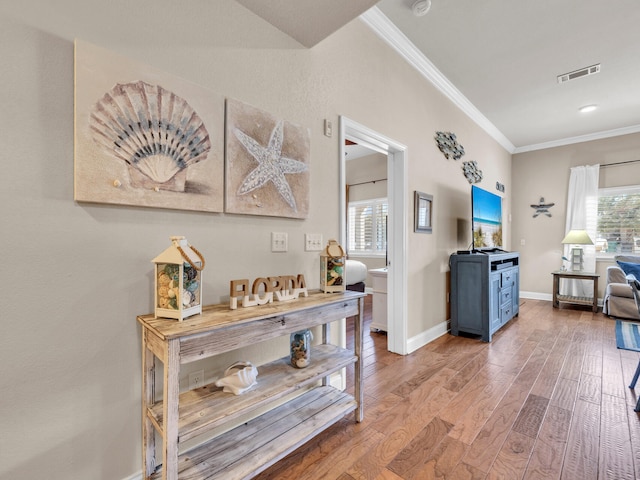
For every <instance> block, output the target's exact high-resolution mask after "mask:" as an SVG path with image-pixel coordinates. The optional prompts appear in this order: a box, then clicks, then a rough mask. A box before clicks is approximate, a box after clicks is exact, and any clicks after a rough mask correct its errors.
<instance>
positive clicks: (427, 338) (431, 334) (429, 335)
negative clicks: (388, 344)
mask: <svg viewBox="0 0 640 480" xmlns="http://www.w3.org/2000/svg"><path fill="white" fill-rule="evenodd" d="M448 331H449V330H448V329H447V322H446V321H445V322H440V323H439V324H437V325H436V326H435V327H431V328H430V329H429V330H425V331H424V332H422V333H419V334H418V335H416V336H415V337H411V338H410V339H409V341H408V342H407V353H411V352H415V351H416V350H418V349H419V348H421V347H424V346H425V345H426V344H428V343H431V342H433V341H434V340H435V339H436V338H439V337H441V336H442V335H444V334H446V333H447V332H448Z"/></svg>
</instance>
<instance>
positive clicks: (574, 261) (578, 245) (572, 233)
mask: <svg viewBox="0 0 640 480" xmlns="http://www.w3.org/2000/svg"><path fill="white" fill-rule="evenodd" d="M562 243H563V244H569V245H572V247H571V270H573V271H574V272H578V271H581V270H582V267H583V254H584V250H583V249H582V245H593V241H592V240H591V238H590V237H589V235H588V234H587V232H586V230H569V233H567V235H566V236H565V237H564V238H563V239H562Z"/></svg>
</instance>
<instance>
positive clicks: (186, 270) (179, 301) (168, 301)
mask: <svg viewBox="0 0 640 480" xmlns="http://www.w3.org/2000/svg"><path fill="white" fill-rule="evenodd" d="M170 238H171V246H170V247H169V248H167V249H166V250H165V251H164V252H162V253H161V254H160V255H158V256H157V257H156V258H154V259H153V260H152V262H153V263H155V279H156V282H155V283H156V286H155V315H156V317H163V318H174V319H177V320H179V321H182V320H184V319H185V318H187V317H190V316H192V315H196V314H199V313H202V269H203V268H204V258H203V256H202V254H201V253H200V252H199V251H198V250H196V248H195V247H193V246H191V245H189V243H188V242H187V239H186V238H185V237H182V236H176V237H170Z"/></svg>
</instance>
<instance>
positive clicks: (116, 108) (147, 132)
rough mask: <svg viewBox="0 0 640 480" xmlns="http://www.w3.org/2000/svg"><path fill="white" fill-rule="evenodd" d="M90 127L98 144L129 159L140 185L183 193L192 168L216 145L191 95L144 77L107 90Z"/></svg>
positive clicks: (133, 176)
mask: <svg viewBox="0 0 640 480" xmlns="http://www.w3.org/2000/svg"><path fill="white" fill-rule="evenodd" d="M89 128H90V129H91V133H92V136H93V139H94V141H95V142H96V143H97V144H99V145H101V146H102V147H103V148H104V149H105V150H107V151H108V152H109V153H110V154H111V155H113V156H115V157H116V158H118V159H120V160H123V161H124V162H126V163H127V165H128V166H129V174H130V177H131V185H132V186H134V187H142V188H150V189H160V190H172V191H180V192H182V191H184V189H185V183H186V178H187V168H188V167H189V166H190V165H193V164H195V163H198V162H201V161H202V160H205V159H206V158H207V155H208V153H209V151H210V150H211V141H210V139H209V133H208V131H207V129H206V127H205V125H204V123H203V122H202V120H201V119H200V117H199V116H198V114H197V113H196V111H195V110H194V109H193V108H192V107H191V106H190V105H189V104H188V103H187V102H186V100H184V99H183V98H181V97H179V96H178V95H176V94H175V93H173V92H171V91H169V90H166V89H165V88H163V87H161V86H160V85H151V84H149V83H146V82H143V81H138V82H133V83H125V84H120V83H119V84H117V85H116V86H115V87H113V88H112V89H111V90H110V91H109V92H107V93H105V94H104V96H103V97H102V98H101V99H100V100H99V101H98V102H97V103H96V104H95V106H94V107H93V110H92V112H91V114H90V118H89Z"/></svg>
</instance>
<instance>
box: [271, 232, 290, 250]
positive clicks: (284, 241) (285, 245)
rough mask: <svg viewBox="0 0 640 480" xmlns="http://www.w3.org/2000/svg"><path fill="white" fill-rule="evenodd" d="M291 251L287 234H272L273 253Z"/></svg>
mask: <svg viewBox="0 0 640 480" xmlns="http://www.w3.org/2000/svg"><path fill="white" fill-rule="evenodd" d="M288 249H289V235H288V234H287V233H285V232H271V251H272V252H286V251H287V250H288Z"/></svg>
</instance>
